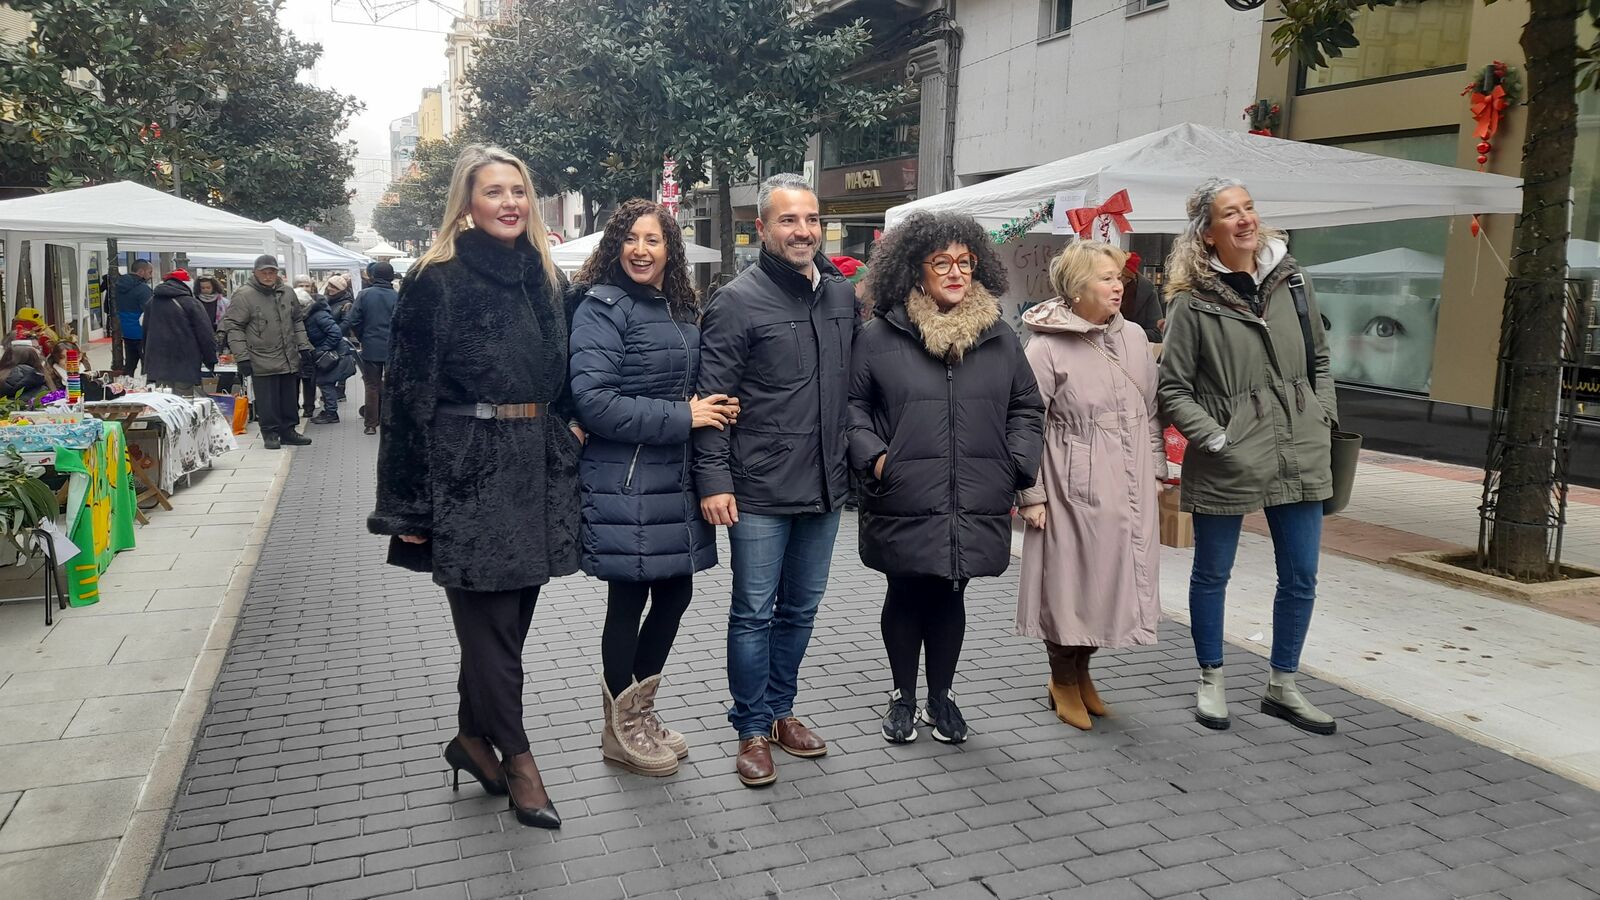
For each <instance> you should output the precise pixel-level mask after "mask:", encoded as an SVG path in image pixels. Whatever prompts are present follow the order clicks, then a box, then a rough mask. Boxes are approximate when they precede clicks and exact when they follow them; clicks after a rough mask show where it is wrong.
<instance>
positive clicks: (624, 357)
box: [568, 200, 739, 775]
mask: <svg viewBox="0 0 1600 900" xmlns="http://www.w3.org/2000/svg"><path fill="white" fill-rule="evenodd" d="M576 281H577V284H575V285H574V286H573V288H572V289H571V291H570V293H571V294H573V295H575V296H576V298H577V305H576V309H575V311H574V313H573V319H572V340H571V347H572V359H571V361H570V363H569V364H568V371H569V373H570V375H571V378H572V399H573V406H574V408H575V409H576V411H577V417H578V421H579V423H580V424H582V425H583V428H584V431H585V432H586V433H587V434H588V440H587V441H586V442H585V444H584V448H583V459H582V461H581V462H580V463H579V464H578V473H579V480H580V483H581V484H582V490H583V570H584V571H585V572H587V573H588V574H590V575H592V576H594V577H595V578H598V579H600V580H602V581H604V582H606V585H607V595H606V622H605V630H604V632H603V633H602V634H601V636H600V660H601V663H602V666H603V669H604V675H603V677H602V678H601V682H602V684H601V693H602V696H603V701H604V702H603V707H604V710H605V725H604V727H603V728H602V729H601V743H600V746H601V752H602V753H603V754H604V756H605V758H606V759H608V760H610V761H612V762H615V763H617V764H619V765H621V766H623V767H624V768H626V769H629V770H631V771H633V772H637V773H639V774H641V775H670V774H672V773H674V772H676V771H677V770H678V760H679V759H681V758H683V757H685V756H687V755H688V754H689V747H688V743H687V741H685V740H684V737H683V735H682V734H679V733H678V732H676V731H674V730H672V729H670V728H667V727H666V726H665V725H663V724H662V722H661V719H660V717H659V716H658V715H657V713H656V693H657V691H658V690H659V689H660V686H661V671H662V669H663V668H664V667H665V665H666V661H667V655H668V654H669V653H670V652H671V651H672V642H673V640H674V639H676V637H677V635H678V623H679V621H680V620H682V618H683V613H684V611H685V610H687V609H688V608H689V600H690V597H692V596H693V593H694V573H696V572H698V571H701V570H702V569H708V568H710V567H712V566H714V565H716V564H717V541H716V534H715V532H714V531H713V529H712V527H711V526H710V525H709V524H708V523H707V522H706V521H705V519H703V518H702V517H701V516H700V508H699V503H698V502H697V498H696V496H695V492H694V482H693V480H692V478H691V474H690V470H689V450H690V448H689V435H690V432H691V431H692V430H693V429H695V428H716V429H719V430H721V429H725V428H727V427H729V426H730V425H732V424H733V422H734V420H735V419H737V418H738V413H739V403H738V401H737V400H735V399H732V398H729V397H725V396H722V395H715V396H711V397H706V398H704V399H702V398H700V397H699V396H696V395H695V392H694V390H695V380H696V378H697V377H698V375H699V369H700V328H699V326H698V325H697V324H696V323H697V321H698V319H699V318H700V303H699V298H698V297H697V296H696V295H695V291H694V287H693V286H692V285H691V284H690V283H689V267H688V265H687V264H686V263H685V257H684V249H683V233H682V232H681V231H680V230H679V229H678V223H677V221H676V220H675V219H673V218H672V216H670V215H668V214H667V212H666V210H664V209H662V208H661V206H660V205H658V204H656V203H653V202H651V201H649V200H629V201H628V202H626V203H624V204H622V205H621V206H620V207H618V208H617V211H616V212H615V213H613V214H612V216H611V220H610V221H609V222H607V223H606V227H605V233H604V234H603V235H602V236H601V238H600V243H599V245H598V246H596V247H595V250H594V253H592V254H590V256H589V259H588V260H587V261H586V262H584V264H583V267H582V268H581V269H579V270H578V273H577V276H576ZM646 601H648V602H649V606H650V614H649V615H648V616H645V615H644V610H645V604H646ZM641 616H643V617H644V623H643V626H642V627H641V625H640V617H641Z"/></svg>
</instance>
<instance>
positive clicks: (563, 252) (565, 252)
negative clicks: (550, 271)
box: [550, 231, 722, 272]
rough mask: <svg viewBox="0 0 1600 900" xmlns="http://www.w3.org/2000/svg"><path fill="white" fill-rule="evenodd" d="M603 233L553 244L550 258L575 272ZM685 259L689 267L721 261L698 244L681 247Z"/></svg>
mask: <svg viewBox="0 0 1600 900" xmlns="http://www.w3.org/2000/svg"><path fill="white" fill-rule="evenodd" d="M603 235H604V232H601V231H596V232H594V233H593V234H586V235H584V236H583V237H580V238H573V239H572V240H570V241H567V242H565V243H562V244H555V245H553V246H552V247H551V248H550V258H551V259H552V260H554V261H555V264H556V266H557V267H558V268H560V269H562V270H563V271H567V272H574V271H577V270H578V269H579V268H580V267H582V266H583V264H584V262H585V261H586V260H588V258H589V254H591V253H593V252H594V248H596V247H598V246H600V238H601V237H602V236H603ZM683 252H684V257H685V259H687V260H688V262H689V265H691V266H692V265H696V264H698V263H716V262H721V261H722V254H721V253H718V252H717V251H715V250H713V249H711V248H710V247H703V246H701V245H700V244H693V243H688V242H685V243H684V245H683Z"/></svg>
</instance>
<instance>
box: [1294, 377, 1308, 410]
mask: <svg viewBox="0 0 1600 900" xmlns="http://www.w3.org/2000/svg"><path fill="white" fill-rule="evenodd" d="M1305 386H1306V385H1305V381H1303V380H1302V379H1299V378H1296V379H1295V380H1294V408H1295V410H1296V411H1297V412H1305V411H1306V392H1305Z"/></svg>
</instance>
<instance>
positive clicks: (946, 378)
mask: <svg viewBox="0 0 1600 900" xmlns="http://www.w3.org/2000/svg"><path fill="white" fill-rule="evenodd" d="M869 269H870V274H868V276H867V281H868V290H870V291H871V293H872V296H873V298H874V302H875V305H876V306H875V309H874V311H873V313H874V318H873V320H872V321H871V322H868V323H867V324H866V325H865V326H864V327H862V329H861V332H860V334H858V335H857V337H856V339H855V344H854V346H853V347H852V348H851V353H850V356H851V373H850V426H849V441H850V464H851V466H852V467H853V468H855V469H856V470H857V471H858V472H859V473H860V474H861V477H862V484H863V488H862V498H861V520H860V541H861V561H862V562H864V563H866V564H867V565H868V566H870V567H872V568H874V569H877V570H878V571H880V572H883V573H884V574H885V575H887V576H888V582H889V584H888V593H887V596H886V598H885V599H884V604H883V618H882V627H883V643H884V647H885V649H886V650H887V651H888V654H889V669H890V672H891V673H892V675H893V677H894V690H893V691H892V692H890V694H889V711H888V714H887V715H886V716H885V717H884V720H883V737H884V740H887V741H889V742H890V743H897V744H898V743H906V742H908V741H914V740H916V738H917V729H916V721H917V719H918V718H919V713H918V710H917V700H916V697H917V657H918V656H919V655H921V654H922V652H924V651H925V652H926V654H927V676H928V702H927V705H926V707H925V708H923V709H922V710H921V712H920V719H921V721H922V723H923V724H925V725H930V726H932V728H933V738H934V740H936V741H941V742H944V743H960V742H961V741H964V740H966V737H967V725H966V721H965V720H964V719H963V718H962V716H961V710H960V709H958V708H957V707H956V704H955V700H954V699H953V697H952V695H951V691H950V686H951V684H952V682H953V681H954V680H955V672H956V663H957V661H958V660H959V658H960V656H961V641H962V636H963V634H964V632H965V631H966V609H965V606H964V603H965V600H964V596H965V593H966V588H967V582H968V580H969V579H971V578H975V577H982V576H990V575H999V574H1000V573H1002V572H1004V571H1005V570H1006V567H1007V566H1008V565H1010V562H1011V508H1012V505H1013V499H1014V497H1015V496H1016V493H1017V492H1018V491H1020V490H1022V489H1024V488H1027V487H1030V486H1031V485H1032V484H1033V480H1034V475H1035V473H1036V472H1037V470H1038V467H1039V454H1040V449H1041V441H1042V429H1043V422H1044V419H1043V409H1044V404H1043V402H1042V401H1041V400H1040V398H1039V386H1038V383H1037V382H1036V381H1035V380H1034V376H1033V370H1032V368H1031V367H1030V366H1029V365H1028V361H1027V359H1026V357H1024V356H1023V353H1022V344H1021V343H1020V342H1019V341H1018V340H1017V335H1016V333H1015V332H1013V331H1012V330H1011V327H1010V326H1009V325H1007V324H1006V323H1005V322H1004V321H1002V320H1001V318H1000V305H999V301H998V300H997V299H996V296H997V295H999V294H1003V293H1005V290H1006V273H1005V269H1004V268H1003V267H1002V266H1001V264H1000V257H999V255H998V254H997V253H996V252H995V248H994V244H993V243H992V242H991V241H990V240H989V236H988V234H987V233H986V232H984V230H983V229H982V228H981V227H980V226H979V225H978V223H977V222H975V221H973V220H972V218H971V217H969V216H962V215H957V214H953V213H933V214H930V213H914V214H912V215H911V216H908V217H907V218H906V219H905V221H903V222H901V223H900V224H899V225H897V226H895V228H894V229H893V230H892V231H890V232H889V233H888V234H887V235H885V236H884V239H883V241H882V242H880V243H879V244H878V245H877V247H876V248H874V250H873V252H872V261H871V265H870V266H869Z"/></svg>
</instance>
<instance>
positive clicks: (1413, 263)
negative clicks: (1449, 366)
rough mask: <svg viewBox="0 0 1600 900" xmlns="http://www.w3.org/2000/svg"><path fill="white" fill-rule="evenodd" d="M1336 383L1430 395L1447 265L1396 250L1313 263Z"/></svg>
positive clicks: (1314, 283) (1437, 259)
mask: <svg viewBox="0 0 1600 900" xmlns="http://www.w3.org/2000/svg"><path fill="white" fill-rule="evenodd" d="M1306 272H1307V274H1309V275H1310V276H1311V284H1312V287H1313V289H1314V290H1315V291H1316V295H1317V305H1318V307H1319V308H1320V309H1321V311H1322V318H1323V325H1324V327H1325V328H1326V329H1327V332H1328V355H1329V359H1330V362H1331V364H1332V368H1333V377H1334V380H1335V381H1345V382H1354V383H1356V384H1367V385H1372V386H1374V387H1385V388H1390V389H1392V390H1398V391H1411V392H1415V393H1419V394H1420V393H1427V391H1428V386H1429V383H1430V382H1431V380H1432V375H1433V339H1434V336H1435V334H1436V333H1437V332H1438V330H1439V286H1440V284H1441V282H1442V280H1443V278H1444V260H1443V259H1441V258H1440V257H1438V256H1434V255H1433V254H1429V253H1423V252H1421V251H1417V250H1410V249H1406V248H1397V249H1394V250H1384V251H1380V252H1378V253H1370V254H1366V255H1364V256H1358V257H1353V258H1349V259H1342V260H1337V261H1334V262H1327V263H1322V264H1320V265H1314V266H1309V267H1307V269H1306Z"/></svg>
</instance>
